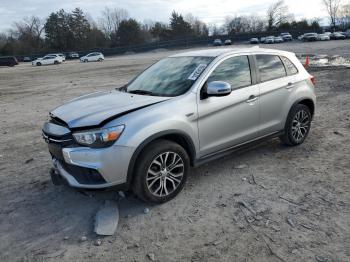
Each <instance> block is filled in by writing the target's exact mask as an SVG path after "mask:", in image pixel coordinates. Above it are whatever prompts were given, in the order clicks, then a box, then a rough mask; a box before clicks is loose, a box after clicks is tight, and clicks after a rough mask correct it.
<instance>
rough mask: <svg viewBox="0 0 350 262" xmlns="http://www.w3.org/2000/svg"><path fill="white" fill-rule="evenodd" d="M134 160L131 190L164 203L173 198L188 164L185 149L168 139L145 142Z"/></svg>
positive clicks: (184, 180) (140, 195)
mask: <svg viewBox="0 0 350 262" xmlns="http://www.w3.org/2000/svg"><path fill="white" fill-rule="evenodd" d="M136 163H137V165H138V166H137V167H136V171H135V174H134V175H135V177H134V181H133V191H134V193H135V194H136V195H137V196H138V197H139V198H140V199H141V200H143V201H145V202H149V203H164V202H166V201H169V200H170V199H172V198H174V197H175V196H176V195H177V194H178V193H179V192H180V191H181V190H182V188H183V187H184V185H185V182H186V179H187V175H188V172H189V166H190V160H189V157H188V155H187V153H186V151H185V150H184V149H183V148H182V147H181V146H180V145H179V144H176V143H174V142H172V141H168V140H158V141H155V142H153V143H152V144H150V145H149V146H147V147H146V148H145V149H144V150H143V151H142V153H141V155H140V157H139V158H138V159H137V162H136Z"/></svg>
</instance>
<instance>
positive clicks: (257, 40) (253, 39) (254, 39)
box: [250, 37, 259, 44]
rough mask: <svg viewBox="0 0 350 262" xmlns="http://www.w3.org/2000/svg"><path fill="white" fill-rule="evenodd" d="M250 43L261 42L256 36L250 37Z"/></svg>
mask: <svg viewBox="0 0 350 262" xmlns="http://www.w3.org/2000/svg"><path fill="white" fill-rule="evenodd" d="M250 43H251V44H259V39H258V38H255V37H254V38H251V39H250Z"/></svg>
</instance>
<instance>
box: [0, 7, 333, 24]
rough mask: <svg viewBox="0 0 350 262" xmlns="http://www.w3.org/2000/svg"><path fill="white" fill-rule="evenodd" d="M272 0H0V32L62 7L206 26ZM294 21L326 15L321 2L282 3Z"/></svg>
mask: <svg viewBox="0 0 350 262" xmlns="http://www.w3.org/2000/svg"><path fill="white" fill-rule="evenodd" d="M273 2H275V1H273V0H246V1H235V0H118V1H115V0H102V1H101V0H0V31H5V30H7V29H9V28H10V27H11V26H12V25H13V23H14V22H15V21H18V20H21V19H22V18H23V17H25V16H32V15H36V16H39V17H41V18H45V17H47V16H48V15H49V14H50V13H51V12H53V11H57V10H59V9H61V8H63V9H65V10H69V11H70V10H72V9H74V8H75V7H80V8H82V9H83V11H84V12H86V13H88V14H89V15H90V16H91V17H92V18H94V20H95V21H97V20H98V17H99V16H101V11H102V10H103V9H104V7H105V6H108V7H112V8H114V7H118V8H124V9H127V10H128V12H129V15H130V16H131V17H133V18H136V19H137V20H139V21H141V22H142V21H144V20H145V19H151V20H157V21H163V22H168V19H169V15H170V13H171V12H172V10H176V11H177V12H180V13H182V14H186V13H189V12H190V13H192V14H193V15H195V16H196V17H198V18H200V19H201V20H203V21H204V22H206V23H217V24H220V23H222V22H223V19H224V17H225V16H228V15H231V16H233V15H236V14H237V15H242V14H258V15H265V12H266V9H267V7H268V6H269V5H270V4H271V3H273ZM285 3H286V4H287V5H288V6H289V11H290V12H292V13H294V15H295V18H296V19H300V18H314V17H324V16H326V13H325V10H324V8H323V6H322V5H321V0H285Z"/></svg>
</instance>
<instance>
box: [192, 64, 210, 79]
mask: <svg viewBox="0 0 350 262" xmlns="http://www.w3.org/2000/svg"><path fill="white" fill-rule="evenodd" d="M206 67H207V65H206V64H200V65H199V66H197V68H196V69H195V70H194V71H193V72H192V74H190V76H189V77H188V79H189V80H193V81H195V80H197V78H198V77H199V76H200V74H201V73H202V72H203V71H204V69H205V68H206Z"/></svg>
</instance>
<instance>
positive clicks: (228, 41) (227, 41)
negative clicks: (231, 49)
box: [224, 39, 232, 45]
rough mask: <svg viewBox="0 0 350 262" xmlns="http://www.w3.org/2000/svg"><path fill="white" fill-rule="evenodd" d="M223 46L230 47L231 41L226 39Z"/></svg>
mask: <svg viewBox="0 0 350 262" xmlns="http://www.w3.org/2000/svg"><path fill="white" fill-rule="evenodd" d="M224 44H225V45H232V41H231V40H230V39H226V40H225V42H224Z"/></svg>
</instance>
